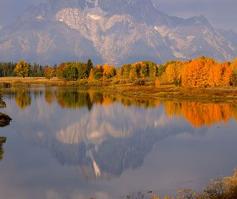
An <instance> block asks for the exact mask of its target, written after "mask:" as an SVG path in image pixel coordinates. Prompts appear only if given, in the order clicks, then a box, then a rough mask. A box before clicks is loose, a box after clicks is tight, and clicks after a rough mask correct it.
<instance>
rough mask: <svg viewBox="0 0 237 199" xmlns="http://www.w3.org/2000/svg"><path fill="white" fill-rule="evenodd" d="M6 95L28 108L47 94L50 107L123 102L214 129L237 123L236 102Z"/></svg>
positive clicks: (71, 93)
mask: <svg viewBox="0 0 237 199" xmlns="http://www.w3.org/2000/svg"><path fill="white" fill-rule="evenodd" d="M4 92H5V93H4V95H5V96H8V97H10V98H15V101H16V104H17V106H18V107H19V108H21V109H25V108H26V107H28V106H30V105H31V101H32V97H34V98H37V97H40V96H42V95H44V98H45V101H46V102H47V103H48V104H52V103H55V102H56V103H57V104H58V105H59V106H60V107H62V108H71V109H77V108H87V109H88V110H89V111H90V110H91V109H92V108H93V105H96V104H100V105H103V106H109V105H111V104H113V103H121V104H123V105H124V106H136V107H141V108H155V107H163V108H164V110H165V113H166V115H168V116H169V117H183V118H185V119H186V120H187V121H188V122H189V123H190V124H191V125H192V126H194V127H202V126H211V125H213V124H217V123H220V122H227V121H229V120H231V119H236V120H237V105H236V103H234V102H233V103H214V102H199V101H169V100H159V99H140V98H135V97H126V96H123V95H120V94H119V93H116V94H115V93H101V92H97V91H94V90H89V91H87V92H85V91H80V90H79V89H78V88H76V87H67V88H64V87H60V88H57V87H45V90H43V89H42V88H33V89H30V87H17V88H11V89H8V90H4Z"/></svg>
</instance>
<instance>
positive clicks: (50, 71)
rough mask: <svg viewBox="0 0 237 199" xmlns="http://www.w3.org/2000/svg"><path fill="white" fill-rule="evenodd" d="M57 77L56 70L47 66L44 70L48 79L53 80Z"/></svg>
mask: <svg viewBox="0 0 237 199" xmlns="http://www.w3.org/2000/svg"><path fill="white" fill-rule="evenodd" d="M55 75H56V71H55V68H53V67H51V66H46V67H45V68H44V76H45V77H46V78H47V79H51V78H53V77H55Z"/></svg>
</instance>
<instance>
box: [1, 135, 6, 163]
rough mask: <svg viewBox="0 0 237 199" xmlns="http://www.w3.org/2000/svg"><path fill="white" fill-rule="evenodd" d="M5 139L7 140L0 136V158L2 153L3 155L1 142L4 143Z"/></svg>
mask: <svg viewBox="0 0 237 199" xmlns="http://www.w3.org/2000/svg"><path fill="white" fill-rule="evenodd" d="M6 141H7V138H6V137H0V160H2V159H3V155H4V149H3V144H4V143H6Z"/></svg>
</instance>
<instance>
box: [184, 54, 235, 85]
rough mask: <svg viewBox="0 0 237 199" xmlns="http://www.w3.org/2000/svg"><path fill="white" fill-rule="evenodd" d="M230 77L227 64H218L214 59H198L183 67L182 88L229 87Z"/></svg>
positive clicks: (229, 69)
mask: <svg viewBox="0 0 237 199" xmlns="http://www.w3.org/2000/svg"><path fill="white" fill-rule="evenodd" d="M232 75H233V71H232V69H231V67H230V64H229V63H222V64H220V63H218V62H216V61H215V60H214V59H211V58H206V57H200V58H197V59H194V60H192V61H190V62H189V63H187V64H185V65H184V68H183V70H182V78H181V79H182V86H184V87H198V88H206V87H220V86H229V85H230V84H231V78H232Z"/></svg>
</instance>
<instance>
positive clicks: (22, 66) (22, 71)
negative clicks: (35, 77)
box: [14, 60, 30, 77]
mask: <svg viewBox="0 0 237 199" xmlns="http://www.w3.org/2000/svg"><path fill="white" fill-rule="evenodd" d="M14 72H15V73H16V75H17V76H19V77H28V76H29V73H30V64H28V63H27V62H26V61H24V60H20V61H19V62H18V63H17V65H16V67H15V69H14Z"/></svg>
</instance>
